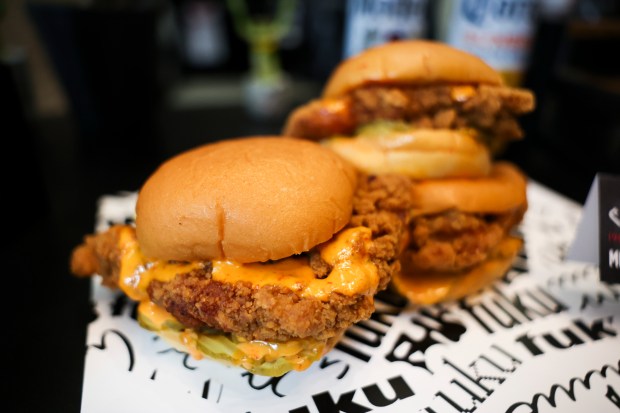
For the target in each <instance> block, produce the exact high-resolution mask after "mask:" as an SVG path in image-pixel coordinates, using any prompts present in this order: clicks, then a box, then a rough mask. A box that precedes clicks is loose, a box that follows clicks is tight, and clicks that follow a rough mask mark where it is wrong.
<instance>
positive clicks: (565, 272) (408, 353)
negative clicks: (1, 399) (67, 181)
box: [82, 182, 620, 413]
mask: <svg viewBox="0 0 620 413" xmlns="http://www.w3.org/2000/svg"><path fill="white" fill-rule="evenodd" d="M528 200H529V209H528V212H527V213H526V216H525V218H524V221H523V223H522V225H521V226H520V229H519V230H520V231H521V233H522V235H523V236H524V238H525V247H524V250H523V251H522V254H521V255H520V256H519V259H518V260H517V261H516V262H515V265H514V266H513V268H512V269H511V270H510V271H509V272H508V273H507V274H506V276H505V277H504V278H503V279H502V280H500V281H498V282H496V283H495V284H494V285H493V286H491V287H489V288H488V289H486V290H485V291H483V292H481V293H479V294H477V295H475V296H472V297H469V298H467V299H466V300H462V301H459V302H454V303H447V304H441V305H436V306H428V307H413V306H411V305H409V304H407V303H406V302H405V301H404V300H403V299H402V298H400V297H398V296H394V295H391V294H389V293H383V294H381V295H380V297H379V298H378V299H377V311H376V312H375V314H374V315H373V317H372V318H371V319H370V320H368V321H364V322H361V323H359V324H358V325H356V326H353V327H351V328H350V329H349V330H348V331H347V333H346V335H345V337H344V338H343V339H342V341H341V342H340V344H339V345H338V346H337V348H336V349H334V350H333V351H331V352H330V353H329V354H328V355H326V356H325V357H324V358H323V359H322V360H321V361H320V362H317V363H315V364H314V365H312V366H311V367H310V368H309V369H308V370H307V371H304V372H291V373H288V374H286V375H285V376H283V377H280V378H268V377H261V376H254V375H252V374H250V373H247V372H245V371H244V370H241V369H238V368H234V367H226V366H223V365H221V364H219V363H216V362H211V361H209V360H200V361H198V360H194V359H192V358H191V357H190V356H188V355H187V354H184V353H180V352H178V351H176V350H174V349H172V348H170V346H169V345H167V344H166V343H165V342H163V341H162V340H160V339H158V338H157V337H156V336H155V335H154V334H153V333H151V332H149V331H146V330H144V329H142V328H141V327H139V326H138V324H137V323H136V321H135V308H136V307H135V304H134V303H132V302H130V301H129V300H127V299H126V298H124V296H123V295H122V294H119V293H118V292H114V291H110V290H108V289H106V288H105V287H101V286H100V285H99V281H100V280H99V279H98V278H97V277H96V278H94V279H93V283H92V287H93V288H92V299H93V301H94V303H95V307H96V312H97V314H98V318H97V319H96V320H94V321H93V322H92V323H91V324H90V325H89V326H88V337H87V347H88V349H87V353H86V364H85V374H84V385H83V398H82V411H83V412H89V413H90V412H145V411H148V412H153V413H155V412H170V411H183V412H185V413H190V412H225V413H233V412H239V413H243V412H254V413H259V412H269V413H271V412H274V411H282V412H294V413H316V412H320V413H327V412H356V413H357V412H368V411H373V412H374V411H385V412H394V411H397V412H400V411H403V412H424V413H457V412H459V413H460V412H474V411H477V412H479V413H491V412H492V413H497V412H506V413H508V412H515V413H522V412H554V413H555V412H584V411H588V412H597V413H598V412H615V413H618V412H620V374H619V370H620V334H619V333H620V287H619V286H618V285H615V286H610V285H605V284H602V283H601V282H600V281H599V274H598V268H597V267H596V266H595V265H592V264H588V263H580V262H567V261H566V260H564V253H565V251H566V250H567V248H568V246H569V245H570V243H571V242H572V238H573V237H574V233H575V228H576V227H577V224H578V222H579V219H580V215H581V208H580V206H579V205H577V204H575V203H573V202H571V201H570V200H568V199H566V198H564V197H562V196H560V195H558V194H557V193H554V192H553V191H551V190H549V189H547V188H545V187H543V186H541V185H539V184H537V183H535V182H530V183H529V185H528ZM135 201H136V194H135V193H131V192H129V193H121V194H117V195H109V196H105V197H102V198H101V200H100V203H99V208H98V215H97V222H96V229H97V230H103V229H105V228H106V227H107V226H108V225H110V224H111V223H116V222H132V221H133V217H134V205H135Z"/></svg>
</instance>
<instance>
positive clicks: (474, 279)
mask: <svg viewBox="0 0 620 413" xmlns="http://www.w3.org/2000/svg"><path fill="white" fill-rule="evenodd" d="M522 246H523V240H521V239H520V238H516V237H506V238H505V239H503V240H502V241H501V242H500V243H499V244H498V246H497V247H496V248H495V249H494V250H493V252H492V253H491V254H490V255H489V258H488V259H487V260H486V261H484V262H482V263H481V264H479V265H477V266H475V267H473V268H470V269H468V270H466V271H462V272H457V273H432V272H427V273H419V272H418V273H414V272H411V271H407V263H406V262H402V267H403V268H402V270H401V272H400V273H398V274H395V275H394V276H393V277H392V287H393V288H394V289H396V291H397V292H398V293H400V294H401V295H403V296H404V297H406V298H407V299H408V300H409V301H411V302H412V303H414V304H421V305H430V304H436V303H439V302H443V301H451V300H458V299H460V298H463V297H465V296H467V295H469V294H473V293H475V292H477V291H479V290H481V289H482V288H484V287H486V286H488V285H489V284H491V283H492V282H493V281H495V280H496V279H498V278H500V277H502V276H503V275H504V274H505V273H506V272H507V271H508V270H509V269H510V266H511V265H512V262H513V260H514V259H515V257H516V255H517V253H518V252H519V250H520V249H521V247H522Z"/></svg>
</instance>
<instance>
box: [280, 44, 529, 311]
mask: <svg viewBox="0 0 620 413" xmlns="http://www.w3.org/2000/svg"><path fill="white" fill-rule="evenodd" d="M533 108H534V96H533V95H532V93H531V92H530V91H528V90H524V89H518V88H511V87H507V86H505V85H504V84H503V82H502V79H501V77H500V75H499V74H498V73H497V72H496V71H495V70H493V69H492V68H491V67H490V66H488V65H487V64H485V63H484V62H483V61H482V60H481V59H479V58H477V57H475V56H473V55H471V54H468V53H465V52H463V51H460V50H458V49H455V48H452V47H450V46H447V45H445V44H441V43H437V42H432V41H421V40H410V41H396V42H391V43H386V44H384V45H381V46H377V47H374V48H370V49H367V50H365V51H364V52H362V53H360V54H359V55H357V56H354V57H352V58H350V59H348V60H345V61H343V62H342V63H341V64H340V65H339V66H338V67H337V68H336V69H335V70H334V72H333V74H332V76H331V77H330V79H329V80H328V82H327V84H326V86H325V88H324V90H323V94H322V96H321V97H320V98H319V99H316V100H314V101H311V102H309V103H307V104H305V105H302V106H301V107H299V108H297V109H295V110H294V111H293V112H292V113H291V114H290V116H289V118H288V120H287V122H286V125H285V127H284V131H283V133H284V134H286V135H289V136H296V137H302V138H306V139H313V140H319V141H321V143H322V144H323V145H324V146H326V147H328V148H330V149H332V150H333V151H335V152H337V153H338V154H340V155H341V156H343V157H344V158H346V159H347V160H349V161H350V162H351V163H352V164H354V165H355V166H356V167H357V168H358V169H359V170H362V171H364V172H365V173H368V174H371V175H375V176H378V177H385V176H394V175H398V176H404V177H407V178H408V179H407V180H406V181H405V185H406V186H407V188H406V189H403V190H402V191H403V192H407V193H410V194H411V198H410V201H411V205H410V208H409V210H408V214H407V222H408V231H407V232H408V233H407V236H408V241H407V242H406V244H405V247H404V249H403V253H402V255H401V264H402V267H403V268H402V271H400V272H399V273H398V274H397V275H396V276H395V277H394V278H393V281H394V283H393V285H394V286H395V287H396V288H397V289H398V290H399V291H400V292H401V293H403V294H404V295H405V296H407V297H408V298H409V299H410V300H411V301H413V302H415V303H422V304H431V303H436V302H439V301H443V300H449V299H457V298H461V297H463V296H465V295H467V294H469V293H472V292H474V291H476V290H478V289H480V288H482V287H483V286H485V285H487V284H488V283H489V282H490V281H491V280H493V279H495V278H497V277H499V276H501V275H502V274H504V273H505V271H506V270H507V269H508V268H509V266H510V264H511V262H512V260H513V259H514V257H515V255H516V254H517V252H518V250H519V249H520V248H521V246H522V242H521V240H520V239H519V238H517V237H514V236H512V235H511V231H512V229H513V228H514V227H515V226H516V225H517V224H518V223H519V222H520V221H521V219H522V217H523V214H524V213H525V211H526V209H527V199H526V178H525V176H524V175H523V174H522V173H521V171H519V169H518V168H517V167H516V166H515V165H512V164H510V163H507V162H494V159H495V158H496V155H497V154H499V153H500V152H501V151H502V150H503V149H504V148H505V146H506V145H507V144H508V143H509V142H511V141H514V140H517V139H521V138H522V137H523V131H522V129H521V128H520V126H519V123H518V121H517V118H518V117H519V116H521V115H523V114H525V113H527V112H530V111H532V110H533Z"/></svg>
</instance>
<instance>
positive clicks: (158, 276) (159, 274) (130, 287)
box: [118, 228, 204, 301]
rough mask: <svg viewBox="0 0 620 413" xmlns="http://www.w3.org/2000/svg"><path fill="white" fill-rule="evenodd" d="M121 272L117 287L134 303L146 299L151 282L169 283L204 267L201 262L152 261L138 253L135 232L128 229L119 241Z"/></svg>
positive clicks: (122, 233) (123, 232)
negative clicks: (179, 276) (176, 277)
mask: <svg viewBox="0 0 620 413" xmlns="http://www.w3.org/2000/svg"><path fill="white" fill-rule="evenodd" d="M119 247H120V251H121V270H120V277H119V281H118V286H119V287H120V289H121V290H123V292H124V293H125V294H127V296H128V297H129V298H131V299H133V300H136V301H142V300H145V299H148V295H147V293H146V289H147V287H148V285H149V284H150V282H151V281H153V280H159V281H170V280H172V279H173V278H174V277H175V276H176V275H177V274H184V273H188V272H190V271H192V270H195V269H200V268H202V267H203V266H204V263H202V262H191V263H175V262H171V261H153V260H149V259H147V258H146V257H145V256H144V255H142V253H141V252H140V248H139V247H138V240H137V239H136V236H135V232H134V231H133V230H131V229H129V228H126V229H124V230H123V231H122V232H121V235H120V239H119Z"/></svg>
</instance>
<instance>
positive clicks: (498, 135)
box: [283, 85, 534, 143]
mask: <svg viewBox="0 0 620 413" xmlns="http://www.w3.org/2000/svg"><path fill="white" fill-rule="evenodd" d="M533 108H534V95H533V94H532V93H531V92H530V91H527V90H524V89H518V88H509V87H505V86H489V85H480V86H476V87H474V86H472V87H469V86H459V85H456V86H451V85H444V86H419V87H414V86H407V87H401V86H396V85H395V86H391V87H388V86H366V87H362V88H359V89H355V90H353V91H352V92H350V93H349V95H347V96H346V97H343V98H342V99H341V100H340V101H339V102H336V100H335V99H331V100H325V101H324V100H315V101H313V102H311V103H309V104H307V105H304V106H301V107H299V108H298V109H296V110H295V111H294V112H293V113H292V114H291V116H290V117H289V119H288V120H287V124H286V126H285V128H284V132H283V133H284V134H286V135H289V136H298V137H302V138H307V139H315V140H320V139H324V138H329V137H330V136H333V135H351V134H353V133H354V132H355V130H356V129H357V128H358V127H359V126H363V125H364V124H367V123H369V122H372V121H374V120H396V121H404V122H407V123H409V124H411V125H413V126H419V127H425V128H448V129H459V128H474V129H477V130H479V131H480V132H481V133H482V137H483V138H484V139H485V140H486V141H488V142H490V143H493V142H495V141H498V142H505V141H511V140H515V139H520V138H521V137H522V136H523V131H522V130H521V127H520V126H519V124H518V122H517V120H516V117H517V116H519V115H522V114H524V113H527V112H530V111H531V110H532V109H533ZM342 114H345V115H346V116H342Z"/></svg>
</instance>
